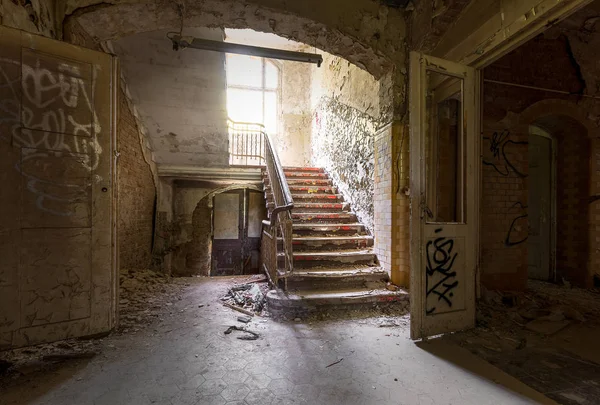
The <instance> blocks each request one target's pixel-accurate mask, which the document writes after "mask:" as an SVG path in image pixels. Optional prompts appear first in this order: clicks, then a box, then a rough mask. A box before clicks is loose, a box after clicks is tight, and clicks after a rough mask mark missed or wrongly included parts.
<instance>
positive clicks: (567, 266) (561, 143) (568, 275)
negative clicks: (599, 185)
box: [556, 122, 590, 285]
mask: <svg viewBox="0 0 600 405" xmlns="http://www.w3.org/2000/svg"><path fill="white" fill-rule="evenodd" d="M570 124H571V125H572V127H571V128H568V129H567V130H560V131H559V132H558V133H556V138H557V149H558V150H559V151H560V153H558V155H557V159H556V170H557V172H558V173H559V176H557V178H556V213H557V215H556V221H557V228H558V231H559V237H558V238H557V240H556V253H557V254H556V269H557V275H558V280H561V279H562V278H563V277H564V278H565V279H567V280H570V281H572V282H574V283H575V284H578V285H585V284H586V274H587V271H586V270H587V268H588V266H587V261H588V257H589V247H588V245H589V243H588V221H587V220H588V210H589V196H590V193H589V187H590V171H589V161H590V140H589V139H588V137H587V136H585V134H582V129H581V127H580V125H578V124H577V123H576V122H574V123H570Z"/></svg>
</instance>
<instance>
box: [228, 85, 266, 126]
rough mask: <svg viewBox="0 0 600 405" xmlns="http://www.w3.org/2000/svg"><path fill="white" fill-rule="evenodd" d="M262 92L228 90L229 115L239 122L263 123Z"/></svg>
mask: <svg viewBox="0 0 600 405" xmlns="http://www.w3.org/2000/svg"><path fill="white" fill-rule="evenodd" d="M262 103H263V101H262V92H261V91H257V90H242V89H227V113H228V114H229V118H231V119H232V120H234V121H238V122H253V123H259V124H262V123H263V115H262V113H263V104H262Z"/></svg>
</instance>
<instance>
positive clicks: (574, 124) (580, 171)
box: [481, 26, 600, 290]
mask: <svg viewBox="0 0 600 405" xmlns="http://www.w3.org/2000/svg"><path fill="white" fill-rule="evenodd" d="M572 47H573V41H572V39H570V38H569V37H568V36H567V35H564V31H563V27H561V26H559V27H558V28H556V29H554V30H552V31H550V32H547V33H546V34H544V35H541V36H538V37H536V38H534V39H533V40H531V41H529V42H528V43H526V44H524V45H523V46H521V47H520V48H518V49H516V50H515V51H513V52H511V53H510V54H508V55H506V56H505V57H503V58H501V59H500V60H498V61H497V62H496V63H494V64H493V65H491V66H489V67H488V68H486V69H485V71H484V78H485V79H486V80H487V81H486V82H485V83H484V105H483V125H484V133H483V140H482V142H483V160H482V163H483V165H482V170H483V171H482V174H483V179H482V184H483V190H482V193H483V197H482V198H483V200H482V205H481V207H482V208H481V209H482V212H481V220H482V223H481V229H482V234H481V248H482V251H481V271H482V278H481V279H482V282H483V284H484V285H485V286H486V287H487V288H493V289H495V288H498V289H506V290H511V289H512V290H515V289H524V288H525V285H526V281H527V239H528V219H527V204H528V202H527V196H528V168H527V166H528V149H527V148H528V128H529V125H538V126H541V127H542V128H543V129H544V130H546V131H548V132H549V133H550V134H551V135H552V136H553V137H555V139H556V140H557V145H558V147H557V162H556V163H557V167H556V169H557V174H556V176H557V192H556V206H557V246H556V247H557V263H556V272H557V275H556V276H557V277H556V278H557V281H559V282H560V281H562V280H563V279H564V280H565V281H569V282H571V283H573V284H575V285H580V286H589V285H590V283H591V280H592V276H593V274H594V273H595V272H596V271H597V269H598V267H597V264H596V263H597V262H596V260H597V259H596V257H595V254H594V253H593V251H594V250H595V249H594V248H593V246H594V245H596V244H597V241H596V237H597V232H598V227H597V224H595V219H594V213H593V211H594V209H595V204H596V203H595V200H594V198H593V196H594V195H595V194H596V193H597V191H598V181H599V180H600V179H598V175H597V174H596V173H595V172H593V171H592V172H591V173H590V167H597V165H598V162H596V161H597V160H598V150H597V145H596V143H592V142H591V141H590V139H589V136H591V133H592V132H593V131H594V130H595V129H597V128H598V122H599V120H598V117H600V115H599V114H598V112H599V111H600V110H599V108H600V100H598V99H595V98H590V97H585V98H584V97H581V95H583V94H586V95H594V96H596V95H597V94H598V88H590V87H589V86H588V83H589V81H588V80H585V78H584V76H583V75H582V72H584V71H585V72H589V69H594V68H595V66H590V65H589V64H588V63H586V61H585V60H584V59H581V58H578V57H577V56H576V55H574V54H573V52H572V49H573V48H572ZM549 67H550V68H549ZM596 74H598V73H596ZM490 80H492V81H496V83H494V82H490ZM497 82H506V83H514V84H517V85H520V86H530V87H537V88H545V89H553V90H558V91H563V92H566V93H569V94H559V93H556V92H549V91H543V90H539V89H535V88H525V87H516V86H510V85H507V84H503V83H497ZM594 118H595V119H594ZM592 157H593V158H592ZM590 176H591V177H590ZM590 243H591V244H592V245H591V246H590ZM588 246H590V247H591V248H588Z"/></svg>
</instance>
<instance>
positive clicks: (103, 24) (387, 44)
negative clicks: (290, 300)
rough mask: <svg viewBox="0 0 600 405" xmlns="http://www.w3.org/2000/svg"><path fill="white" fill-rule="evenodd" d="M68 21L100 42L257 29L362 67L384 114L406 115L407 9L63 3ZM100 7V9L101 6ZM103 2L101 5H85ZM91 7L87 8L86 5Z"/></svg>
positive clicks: (270, 1)
mask: <svg viewBox="0 0 600 405" xmlns="http://www.w3.org/2000/svg"><path fill="white" fill-rule="evenodd" d="M61 4H62V5H63V6H64V7H62V8H61V10H63V11H64V13H65V15H66V17H70V16H73V17H74V18H76V19H78V20H79V21H80V22H81V23H82V24H84V25H85V26H86V27H87V29H88V30H89V32H90V34H92V35H93V36H94V37H96V38H98V39H99V40H110V39H113V40H114V39H118V38H121V37H123V36H127V35H131V34H134V33H139V32H146V31H152V30H156V29H168V30H179V28H180V26H181V23H182V16H183V24H184V27H223V28H239V29H246V28H251V29H254V30H256V31H260V32H266V33H273V34H277V35H280V36H282V37H285V38H289V39H292V40H294V41H297V42H301V43H305V44H308V45H310V46H314V47H316V48H317V49H323V50H325V51H327V52H329V53H331V54H333V55H337V56H341V57H343V58H345V59H347V60H349V61H351V62H352V63H354V64H355V65H356V66H359V67H361V68H364V69H365V70H367V71H368V72H369V73H371V74H372V75H373V76H374V77H375V78H377V79H379V78H381V77H384V76H385V77H386V80H385V81H384V82H382V84H385V86H383V87H382V88H381V91H380V93H381V96H382V98H383V99H385V100H390V102H386V103H381V105H380V108H381V117H382V120H383V121H385V122H389V121H390V120H391V119H392V118H393V117H394V116H396V117H400V116H402V114H403V112H404V110H405V92H406V83H405V78H406V68H405V59H406V22H405V12H404V10H402V9H395V8H388V7H386V6H383V5H381V4H380V3H379V2H376V1H372V0H356V1H352V2H348V1H346V0H332V1H327V2H323V1H318V0H304V1H295V2H289V1H286V0H253V1H242V0H205V1H202V2H187V3H186V4H185V7H184V8H183V9H181V7H180V6H178V4H180V3H177V2H165V1H162V0H151V1H147V0H145V1H141V0H138V1H135V0H134V1H132V0H115V1H113V2H111V4H107V3H101V1H100V0H62V1H61ZM100 4H101V5H100ZM93 5H98V6H97V7H87V6H93ZM86 7H87V8H86Z"/></svg>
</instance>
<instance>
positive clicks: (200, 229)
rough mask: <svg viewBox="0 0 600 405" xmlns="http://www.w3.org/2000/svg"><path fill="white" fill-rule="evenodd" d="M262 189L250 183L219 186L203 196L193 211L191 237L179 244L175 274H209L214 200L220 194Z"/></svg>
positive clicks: (176, 252)
mask: <svg viewBox="0 0 600 405" xmlns="http://www.w3.org/2000/svg"><path fill="white" fill-rule="evenodd" d="M243 189H248V190H255V191H262V190H261V188H260V187H258V186H253V185H248V184H234V185H229V186H225V187H220V188H217V189H215V190H213V191H211V192H210V193H208V194H206V195H205V196H204V197H202V198H201V199H200V200H199V201H198V203H197V204H196V208H195V209H194V211H193V213H192V235H191V239H190V240H189V241H187V242H186V243H184V244H182V245H180V246H179V248H178V249H177V250H176V251H175V254H174V258H173V275H176V276H192V275H199V276H208V275H210V268H211V259H212V257H211V256H212V232H213V229H212V218H213V200H214V197H215V196H216V195H218V194H221V193H225V192H228V191H233V190H243Z"/></svg>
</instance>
